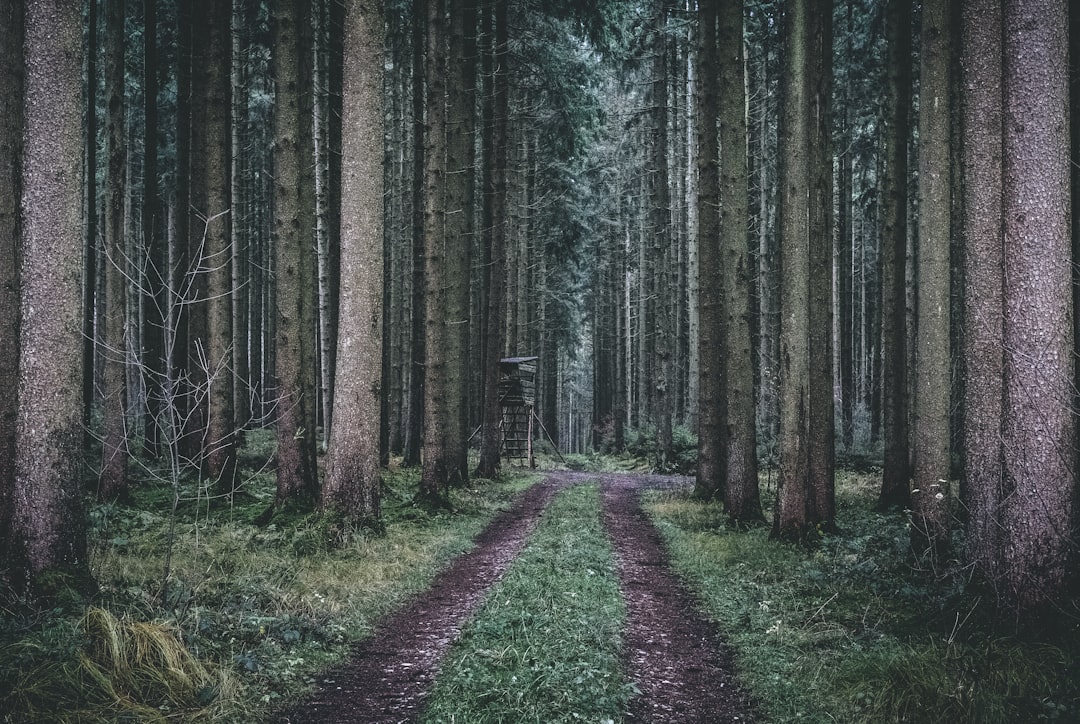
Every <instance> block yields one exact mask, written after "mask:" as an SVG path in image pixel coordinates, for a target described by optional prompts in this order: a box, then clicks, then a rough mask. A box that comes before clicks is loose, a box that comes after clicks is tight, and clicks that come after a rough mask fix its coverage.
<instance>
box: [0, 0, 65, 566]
mask: <svg viewBox="0 0 1080 724" xmlns="http://www.w3.org/2000/svg"><path fill="white" fill-rule="evenodd" d="M23 5H24V2H23V0H3V1H2V2H0V386H2V388H3V389H5V390H7V391H8V393H7V394H5V395H0V551H3V552H2V553H0V568H6V567H7V565H8V564H9V563H11V562H12V561H11V557H12V555H13V553H14V551H15V550H16V548H17V546H18V543H19V541H18V537H17V536H16V535H15V531H14V529H13V527H12V526H13V523H14V516H15V442H16V418H17V415H18V390H19V267H20V265H21V263H22V262H21V253H20V251H21V246H22V244H21V235H22V223H21V216H20V212H19V201H20V196H21V194H22V182H21V178H20V176H21V173H22V134H23V74H24V67H23V14H24V8H23ZM80 389H81V388H80Z"/></svg>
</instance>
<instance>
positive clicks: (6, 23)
mask: <svg viewBox="0 0 1080 724" xmlns="http://www.w3.org/2000/svg"><path fill="white" fill-rule="evenodd" d="M23 5H24V3H23V0H4V1H3V2H0V386H2V387H3V389H5V390H7V391H8V393H7V394H5V395H0V550H2V551H4V552H3V553H0V568H6V567H7V564H8V563H9V556H11V555H12V553H13V552H14V550H15V548H16V545H17V543H18V538H17V536H16V535H15V532H14V530H13V528H12V525H13V521H14V513H15V511H14V504H15V441H16V417H17V415H18V389H19V267H20V264H21V253H20V251H21V235H22V223H21V215H20V211H19V201H20V197H21V195H22V181H21V173H22V132H23V73H24V68H23V14H24V9H23Z"/></svg>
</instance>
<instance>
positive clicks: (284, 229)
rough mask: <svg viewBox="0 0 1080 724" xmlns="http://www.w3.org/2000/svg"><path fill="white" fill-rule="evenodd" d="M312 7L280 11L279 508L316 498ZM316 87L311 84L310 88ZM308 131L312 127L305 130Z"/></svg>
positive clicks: (293, 2)
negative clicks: (308, 194) (308, 70)
mask: <svg viewBox="0 0 1080 724" xmlns="http://www.w3.org/2000/svg"><path fill="white" fill-rule="evenodd" d="M305 8H308V9H310V3H307V2H297V0H277V2H276V5H275V12H274V22H273V34H274V40H273V42H274V58H273V63H274V75H275V81H276V83H275V89H276V90H275V95H274V224H273V243H274V250H275V264H274V269H275V282H276V287H275V295H276V308H277V315H276V324H275V330H276V343H277V344H276V348H275V354H274V360H275V376H276V378H277V386H276V396H277V400H276V413H277V414H276V417H277V424H276V431H277V455H276V460H277V504H278V505H281V504H284V503H285V502H286V501H288V500H290V499H293V500H298V501H312V502H313V501H314V499H315V497H316V495H317V494H318V483H319V481H318V471H317V470H316V462H315V460H316V431H315V424H316V423H315V390H314V385H315V360H314V357H313V354H314V349H315V326H314V324H312V323H310V321H311V320H312V319H314V315H313V314H312V309H311V307H312V304H313V302H314V295H313V293H312V287H313V281H314V278H315V272H314V257H313V254H312V248H313V246H314V242H315V233H314V231H315V230H314V227H313V226H312V225H311V224H310V223H309V222H311V221H312V220H313V217H312V214H311V211H312V210H311V209H310V208H307V206H308V204H307V203H306V199H305V194H304V192H303V189H304V188H305V186H306V185H308V184H309V183H310V182H311V181H312V180H313V178H312V177H311V176H310V174H308V173H307V170H306V169H308V168H309V166H310V165H311V163H312V162H313V159H314V149H312V148H311V147H310V144H309V143H307V142H306V141H310V140H311V132H310V131H311V123H312V118H311V115H310V113H309V110H310V108H311V104H310V103H309V102H305V101H310V98H311V96H310V91H309V90H308V89H305V87H304V85H303V71H302V67H303V66H307V65H310V63H311V62H312V53H311V47H310V46H308V45H305V44H304V43H303V42H302V39H304V38H308V37H310V33H309V32H307V31H305V28H310V25H311V17H310V12H305V11H304V9H305ZM308 88H310V84H308ZM305 127H306V128H305Z"/></svg>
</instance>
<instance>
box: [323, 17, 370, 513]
mask: <svg viewBox="0 0 1080 724" xmlns="http://www.w3.org/2000/svg"><path fill="white" fill-rule="evenodd" d="M344 43H345V59H344V62H345V67H344V75H343V88H342V92H343V98H344V101H343V105H342V107H343V110H344V113H345V116H344V118H343V119H342V126H343V129H344V130H345V133H344V135H343V136H342V210H343V213H342V217H341V271H342V278H341V292H342V293H341V297H340V302H341V307H340V312H341V313H340V317H339V319H340V320H341V323H340V327H339V330H338V355H337V359H338V364H339V370H338V371H339V375H338V378H337V383H336V384H335V395H336V399H335V401H334V409H335V415H336V416H337V420H338V422H337V424H335V425H334V426H333V427H332V428H331V433H330V435H331V436H330V447H329V450H328V456H327V471H326V483H325V485H324V487H323V491H322V501H321V504H322V507H323V508H324V509H333V510H335V511H337V512H339V513H340V514H343V515H344V516H346V517H347V518H348V519H350V521H352V522H353V523H354V524H360V525H373V524H377V521H378V519H379V512H380V511H379V497H380V490H381V488H380V477H379V398H380V392H381V389H380V388H381V384H382V383H381V373H382V314H383V308H382V286H383V283H384V281H385V280H384V279H382V278H381V277H382V268H383V264H382V253H383V247H382V244H383V238H382V237H383V228H382V224H383V107H382V97H383V78H382V72H381V70H380V69H381V68H382V67H383V57H382V56H383V6H382V3H381V2H374V3H371V2H360V1H359V0H353V1H352V2H350V3H349V4H348V6H347V7H346V15H345V40H344ZM372 69H377V70H375V71H374V72H373V71H372Z"/></svg>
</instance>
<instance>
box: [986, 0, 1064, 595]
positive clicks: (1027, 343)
mask: <svg viewBox="0 0 1080 724" xmlns="http://www.w3.org/2000/svg"><path fill="white" fill-rule="evenodd" d="M1004 31H1005V32H1004V38H1005V40H1004V51H1005V52H1004V53H1003V57H1004V58H1005V68H1004V110H1005V118H1004V120H1005V124H1004V127H1005V134H1004V179H1005V181H1004V207H1003V212H1004V213H1003V218H1004V227H1005V234H1004V238H1005V254H1004V258H1005V287H1004V302H1005V304H1004V306H1005V325H1004V330H1003V339H1004V342H1005V359H1004V380H1005V401H1004V405H1005V409H1004V415H1003V416H1002V431H1001V439H1002V450H1003V462H1004V465H1003V468H1004V494H1005V500H1006V501H1007V504H1006V505H1007V507H1006V510H1005V520H1004V523H1005V525H1004V527H1003V532H1004V534H1005V536H1006V540H1005V545H1004V549H1003V550H1004V552H1005V556H1004V559H1003V571H1002V578H1003V583H1004V592H1003V593H1004V597H1005V600H1006V601H1007V603H1008V605H1009V607H1010V608H1013V609H1015V610H1018V611H1029V610H1032V609H1034V608H1036V607H1038V606H1043V605H1045V604H1048V603H1050V602H1052V601H1054V600H1055V599H1056V598H1058V597H1059V596H1060V595H1061V593H1062V592H1063V591H1064V589H1065V586H1066V584H1067V583H1068V572H1069V571H1070V560H1069V559H1070V554H1071V551H1072V545H1073V543H1072V542H1073V540H1074V535H1073V533H1074V530H1075V528H1074V526H1075V523H1076V521H1075V519H1074V518H1073V512H1074V508H1075V504H1076V462H1075V450H1076V448H1075V445H1076V421H1075V418H1074V416H1073V409H1074V394H1075V390H1074V389H1073V386H1072V382H1073V374H1074V370H1073V365H1074V363H1075V361H1074V356H1073V355H1074V351H1075V350H1074V347H1073V344H1074V338H1073V326H1072V324H1073V317H1072V315H1073V310H1072V287H1071V284H1072V263H1071V254H1072V244H1071V237H1070V232H1071V229H1070V225H1069V221H1070V208H1071V203H1070V202H1071V199H1070V189H1069V179H1070V175H1069V155H1068V154H1067V153H1065V152H1063V150H1062V149H1067V148H1068V147H1069V136H1068V134H1069V122H1068V120H1069V86H1068V69H1069V64H1068V8H1067V5H1066V3H1065V2H1064V0H1024V1H1023V2H1020V1H1018V0H1012V1H1009V2H1006V3H1005V5H1004Z"/></svg>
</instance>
